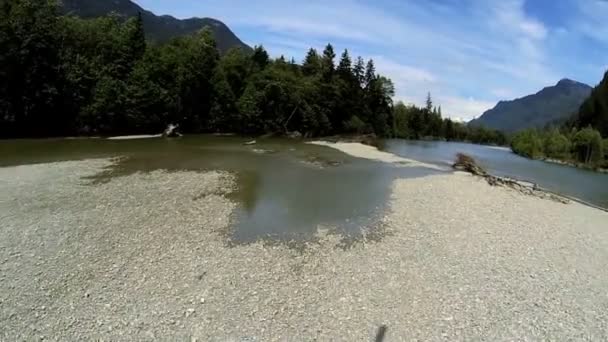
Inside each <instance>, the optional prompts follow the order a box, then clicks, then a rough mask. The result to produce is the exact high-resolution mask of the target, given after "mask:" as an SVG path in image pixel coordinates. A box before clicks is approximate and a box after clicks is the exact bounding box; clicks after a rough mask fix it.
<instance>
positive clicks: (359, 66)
mask: <svg viewBox="0 0 608 342" xmlns="http://www.w3.org/2000/svg"><path fill="white" fill-rule="evenodd" d="M353 75H354V76H355V79H356V80H357V82H358V83H359V86H360V87H363V85H364V82H365V62H364V61H363V58H362V57H361V56H359V57H357V62H356V63H355V66H354V67H353Z"/></svg>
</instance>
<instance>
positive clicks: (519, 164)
mask: <svg viewBox="0 0 608 342" xmlns="http://www.w3.org/2000/svg"><path fill="white" fill-rule="evenodd" d="M383 149H384V150H385V151H387V152H391V153H394V154H397V155H400V156H404V157H407V158H411V159H415V160H419V161H424V162H428V163H434V164H441V165H451V164H452V163H453V161H454V156H455V155H456V154H457V153H459V152H462V153H466V154H468V155H471V156H473V157H474V158H475V159H476V160H477V161H478V162H479V163H480V164H481V165H482V166H484V167H485V168H486V170H488V171H489V172H490V173H491V174H494V175H497V176H506V177H512V178H516V179H519V180H526V181H530V182H533V183H536V184H538V185H540V186H541V187H543V188H546V189H549V190H552V191H555V192H558V193H562V194H565V195H569V196H573V197H576V198H580V199H582V200H584V201H587V202H589V203H592V204H595V205H598V206H601V207H604V208H608V174H606V173H598V172H593V171H590V170H584V169H580V168H575V167H571V166H566V165H558V164H553V163H546V162H543V161H539V160H531V159H527V158H523V157H520V156H518V155H516V154H515V153H513V152H512V151H511V150H510V149H507V148H501V147H492V146H482V145H474V144H465V143H454V142H441V141H408V140H399V139H394V140H387V141H385V144H384V146H383Z"/></svg>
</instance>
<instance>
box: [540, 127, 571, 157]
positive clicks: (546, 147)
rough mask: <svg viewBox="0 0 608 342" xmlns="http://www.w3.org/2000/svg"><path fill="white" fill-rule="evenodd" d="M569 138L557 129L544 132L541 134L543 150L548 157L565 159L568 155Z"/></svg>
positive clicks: (569, 147) (569, 148)
mask: <svg viewBox="0 0 608 342" xmlns="http://www.w3.org/2000/svg"><path fill="white" fill-rule="evenodd" d="M571 149H572V144H571V143H570V140H568V138H566V136H564V135H563V134H561V133H560V132H559V131H558V130H557V129H552V130H550V131H548V132H546V133H545V134H544V136H543V152H544V154H545V155H546V156H547V157H549V158H556V159H565V158H568V157H569V155H570V150H571Z"/></svg>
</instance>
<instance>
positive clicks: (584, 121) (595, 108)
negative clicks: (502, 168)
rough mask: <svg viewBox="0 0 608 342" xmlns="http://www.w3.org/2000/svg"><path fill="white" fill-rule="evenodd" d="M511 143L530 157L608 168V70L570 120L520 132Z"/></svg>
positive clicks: (519, 151)
mask: <svg viewBox="0 0 608 342" xmlns="http://www.w3.org/2000/svg"><path fill="white" fill-rule="evenodd" d="M602 137H603V139H602ZM511 147H512V149H513V151H514V152H515V153H518V154H520V155H523V156H526V157H529V158H535V159H545V158H549V159H556V160H562V161H565V162H569V163H574V164H582V165H584V166H586V167H591V168H608V72H606V74H605V75H604V78H603V80H602V81H601V82H600V84H599V85H598V86H597V87H595V88H594V89H593V91H592V92H591V96H590V97H589V98H588V99H587V100H585V102H584V103H583V104H582V105H581V107H580V110H579V112H578V113H577V114H576V115H574V116H573V117H572V118H571V119H570V120H568V121H566V122H565V123H564V124H562V125H561V126H560V127H548V128H546V129H544V130H536V129H529V130H525V131H522V132H519V133H517V134H515V135H514V136H513V138H512V139H511Z"/></svg>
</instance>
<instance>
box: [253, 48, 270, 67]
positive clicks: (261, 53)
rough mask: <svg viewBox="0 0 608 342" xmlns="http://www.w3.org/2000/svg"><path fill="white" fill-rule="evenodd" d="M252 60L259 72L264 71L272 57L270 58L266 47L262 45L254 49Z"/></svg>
mask: <svg viewBox="0 0 608 342" xmlns="http://www.w3.org/2000/svg"><path fill="white" fill-rule="evenodd" d="M251 60H252V61H253V64H254V65H255V66H256V67H257V68H258V69H259V70H264V69H265V68H266V67H267V66H268V64H269V63H270V57H269V56H268V52H266V49H264V46H262V45H260V46H256V47H255V48H254V49H253V55H251Z"/></svg>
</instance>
